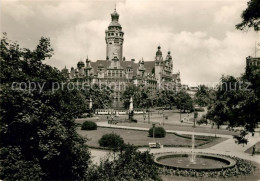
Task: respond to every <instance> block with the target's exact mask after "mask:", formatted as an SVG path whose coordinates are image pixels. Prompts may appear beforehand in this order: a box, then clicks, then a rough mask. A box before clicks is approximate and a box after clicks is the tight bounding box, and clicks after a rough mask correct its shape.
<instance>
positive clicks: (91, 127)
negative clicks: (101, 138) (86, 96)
mask: <svg viewBox="0 0 260 181" xmlns="http://www.w3.org/2000/svg"><path fill="white" fill-rule="evenodd" d="M96 129H97V123H95V122H93V121H85V122H84V123H83V124H82V126H81V130H96Z"/></svg>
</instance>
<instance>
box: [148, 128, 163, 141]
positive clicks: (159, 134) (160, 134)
mask: <svg viewBox="0 0 260 181" xmlns="http://www.w3.org/2000/svg"><path fill="white" fill-rule="evenodd" d="M153 129H154V130H153ZM148 133H149V136H150V137H153V133H154V137H155V138H164V137H165V135H166V131H165V129H164V128H163V127H155V128H150V129H149V131H148Z"/></svg>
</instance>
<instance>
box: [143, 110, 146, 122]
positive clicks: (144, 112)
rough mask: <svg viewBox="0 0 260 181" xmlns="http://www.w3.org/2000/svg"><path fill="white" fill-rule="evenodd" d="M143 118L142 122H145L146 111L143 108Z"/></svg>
mask: <svg viewBox="0 0 260 181" xmlns="http://www.w3.org/2000/svg"><path fill="white" fill-rule="evenodd" d="M143 118H144V123H145V118H146V111H145V109H144V110H143Z"/></svg>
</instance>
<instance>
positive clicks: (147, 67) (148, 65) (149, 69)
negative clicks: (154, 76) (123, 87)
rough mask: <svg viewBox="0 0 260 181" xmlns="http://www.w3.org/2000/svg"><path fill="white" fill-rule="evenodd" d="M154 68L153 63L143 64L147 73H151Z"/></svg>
mask: <svg viewBox="0 0 260 181" xmlns="http://www.w3.org/2000/svg"><path fill="white" fill-rule="evenodd" d="M154 67H155V61H147V62H144V68H145V71H146V72H147V73H152V70H153V68H154Z"/></svg>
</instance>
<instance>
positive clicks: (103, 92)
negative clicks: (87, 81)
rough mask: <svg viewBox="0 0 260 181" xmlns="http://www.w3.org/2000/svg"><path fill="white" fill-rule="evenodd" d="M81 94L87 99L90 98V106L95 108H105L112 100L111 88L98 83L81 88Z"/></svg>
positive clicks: (109, 105)
mask: <svg viewBox="0 0 260 181" xmlns="http://www.w3.org/2000/svg"><path fill="white" fill-rule="evenodd" d="M82 93H83V95H84V96H85V97H86V98H87V99H90V98H91V99H92V106H93V107H92V108H93V110H96V109H106V108H109V107H111V105H112V102H113V96H112V93H113V90H112V89H110V88H109V87H108V86H105V85H101V86H99V85H98V84H93V85H91V86H89V87H86V88H84V89H82Z"/></svg>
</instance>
